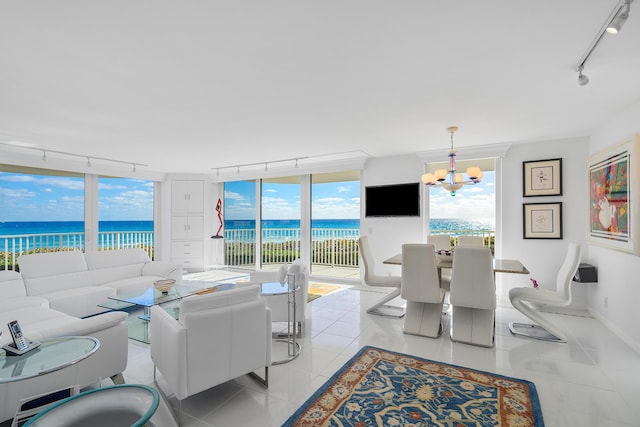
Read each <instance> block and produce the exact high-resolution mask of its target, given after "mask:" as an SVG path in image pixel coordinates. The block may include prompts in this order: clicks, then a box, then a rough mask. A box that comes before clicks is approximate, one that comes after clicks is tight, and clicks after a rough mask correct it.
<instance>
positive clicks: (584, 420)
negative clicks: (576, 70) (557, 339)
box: [124, 287, 640, 427]
mask: <svg viewBox="0 0 640 427" xmlns="http://www.w3.org/2000/svg"><path fill="white" fill-rule="evenodd" d="M380 291H381V290H380V289H378V288H376V289H371V288H367V287H345V289H344V290H342V291H340V292H336V293H333V294H330V295H327V296H324V297H322V298H319V299H317V300H315V301H313V302H312V303H310V304H309V306H308V317H307V327H306V334H305V336H304V337H303V338H302V339H301V341H300V342H301V343H302V354H301V355H300V356H299V357H298V358H297V359H295V360H294V361H292V362H290V363H287V364H283V365H278V366H273V367H272V368H271V369H270V386H269V388H268V389H264V388H262V387H261V386H260V385H258V384H257V383H256V382H254V381H253V380H252V379H250V378H249V377H247V376H244V377H241V378H238V379H236V380H233V381H230V382H228V383H225V384H222V385H220V386H217V387H214V388H212V389H210V390H207V391H205V392H202V393H200V394H198V395H195V396H192V397H190V398H188V399H186V400H184V401H183V402H182V409H183V418H182V421H183V425H185V426H198V427H201V426H231V425H236V426H256V427H264V426H280V425H281V424H282V423H283V422H284V421H285V420H286V419H287V418H288V417H289V416H290V415H291V414H292V413H293V412H294V411H295V410H296V409H297V408H298V406H300V405H301V404H302V403H303V402H304V401H305V400H306V399H307V398H308V397H309V396H310V395H311V394H312V393H313V392H314V391H315V390H316V389H317V388H319V387H320V386H321V385H322V384H323V383H324V382H325V381H326V380H327V379H328V378H329V377H330V376H331V375H332V374H333V373H334V372H335V371H336V370H338V369H339V368H340V367H341V366H342V365H343V364H344V363H345V362H346V361H347V360H348V359H349V358H350V357H351V356H353V355H354V354H355V353H356V352H357V351H358V350H359V349H360V348H361V347H362V346H364V345H373V346H377V347H382V348H386V349H389V350H393V351H399V352H403V353H408V354H412V355H416V356H420V357H424V358H428V359H433V360H437V361H442V362H447V363H452V364H456V365H461V366H466V367H470V368H475V369H480V370H485V371H490V372H495V373H499V374H503V375H508V376H512V377H517V378H523V379H527V380H530V381H533V382H534V383H535V384H536V387H537V390H538V393H539V396H540V400H541V405H542V411H543V415H544V420H545V425H546V426H547V427H562V426H578V425H579V426H583V427H584V426H594V427H595V426H598V427H602V426H638V425H640V422H639V421H638V420H639V419H640V405H638V404H637V402H639V401H640V355H638V354H637V353H635V352H634V351H633V350H632V349H631V348H629V347H628V346H627V345H625V344H624V343H623V342H622V341H620V340H619V339H617V338H616V337H615V336H614V335H613V334H612V333H611V332H609V331H608V330H607V329H606V328H605V327H604V326H603V325H602V324H601V323H600V322H599V321H597V320H595V319H593V318H588V317H577V316H567V315H560V314H548V316H550V317H553V318H554V320H556V321H557V322H558V323H559V324H560V325H562V327H563V328H564V329H565V330H567V331H568V334H569V337H570V342H569V344H555V343H548V342H544V341H535V340H530V339H527V338H522V337H514V336H512V335H510V333H509V330H508V322H509V321H526V320H527V319H525V318H524V316H522V315H521V314H520V313H519V312H518V311H516V310H515V309H513V308H512V307H511V305H510V304H509V303H508V301H507V302H505V301H504V300H503V299H500V298H499V307H498V309H497V316H496V319H497V320H496V322H497V324H496V345H495V347H494V348H491V349H487V348H481V347H474V346H470V345H466V344H460V343H452V342H451V340H450V339H449V337H448V335H447V333H445V334H443V335H442V336H441V337H440V338H439V339H430V338H422V337H417V336H412V335H405V334H403V333H402V319H391V318H384V317H379V316H372V315H368V314H366V308H367V307H368V306H369V305H371V304H373V303H374V302H375V301H377V300H378V299H379V298H380V296H381V295H380ZM443 318H444V322H445V330H448V327H449V315H445V316H444V317H443ZM124 377H125V380H126V382H128V383H142V384H150V385H152V384H153V366H152V363H151V360H150V357H149V346H148V345H145V344H141V343H137V342H134V341H130V344H129V365H128V367H127V370H126V371H125V372H124ZM159 384H160V386H161V387H162V388H163V390H164V391H165V393H166V394H168V395H169V402H170V404H171V405H173V406H175V405H177V403H176V402H177V401H176V400H175V398H173V397H172V396H171V391H170V390H169V389H167V386H166V383H164V381H163V380H162V377H161V376H160V375H159ZM158 427H161V426H158Z"/></svg>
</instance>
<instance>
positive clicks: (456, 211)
mask: <svg viewBox="0 0 640 427" xmlns="http://www.w3.org/2000/svg"><path fill="white" fill-rule="evenodd" d="M424 191H430V198H429V200H430V208H429V210H430V213H431V217H432V218H454V219H480V218H494V217H495V213H494V212H495V172H492V171H491V172H485V173H484V176H483V178H482V182H480V183H478V184H475V185H465V186H464V187H463V188H462V189H461V190H459V191H458V192H457V193H456V195H455V196H454V197H452V196H451V195H450V193H448V192H446V191H444V190H443V189H440V188H431V189H427V188H425V189H424ZM262 198H263V204H262V217H263V219H300V186H299V185H298V184H274V183H266V182H265V183H264V184H263V189H262ZM311 199H312V206H313V207H312V213H311V216H312V218H314V219H359V218H360V182H358V181H350V182H333V183H326V184H315V185H313V186H312V190H311ZM225 203H226V206H225V207H224V214H225V219H229V220H233V219H236V220H237V219H255V209H256V208H255V207H256V201H255V182H254V181H236V182H228V183H225Z"/></svg>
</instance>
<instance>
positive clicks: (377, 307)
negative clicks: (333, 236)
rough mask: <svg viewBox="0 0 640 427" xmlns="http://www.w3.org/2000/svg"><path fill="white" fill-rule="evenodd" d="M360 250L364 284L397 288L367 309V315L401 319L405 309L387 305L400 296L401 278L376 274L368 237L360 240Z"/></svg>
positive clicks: (362, 237)
mask: <svg viewBox="0 0 640 427" xmlns="http://www.w3.org/2000/svg"><path fill="white" fill-rule="evenodd" d="M358 244H359V248H360V261H362V266H363V267H364V283H365V285H368V286H380V287H387V288H395V289H394V290H393V291H391V292H390V293H388V294H387V295H385V296H384V297H383V298H382V299H380V300H379V301H378V302H376V303H375V304H374V305H372V306H371V307H369V308H368V309H367V313H369V314H375V315H378V316H386V317H396V318H400V317H402V316H404V314H405V307H404V306H403V307H400V306H395V305H389V304H387V303H388V302H389V301H391V300H392V299H394V298H396V297H398V296H400V286H401V283H402V281H401V278H400V277H399V276H379V275H377V274H376V273H375V269H374V261H373V253H372V252H371V248H370V247H369V239H368V238H367V236H361V237H360V238H359V239H358Z"/></svg>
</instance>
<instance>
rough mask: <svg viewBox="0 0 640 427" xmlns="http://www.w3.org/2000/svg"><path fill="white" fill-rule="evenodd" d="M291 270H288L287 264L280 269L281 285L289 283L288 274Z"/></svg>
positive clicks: (279, 279) (279, 278)
mask: <svg viewBox="0 0 640 427" xmlns="http://www.w3.org/2000/svg"><path fill="white" fill-rule="evenodd" d="M288 271H289V269H288V268H287V264H282V265H281V266H280V269H278V281H279V282H280V283H284V282H286V281H287V272H288Z"/></svg>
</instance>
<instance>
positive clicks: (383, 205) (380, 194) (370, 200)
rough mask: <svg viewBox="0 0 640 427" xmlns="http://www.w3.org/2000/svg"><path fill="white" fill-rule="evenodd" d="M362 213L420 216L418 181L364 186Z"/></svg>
mask: <svg viewBox="0 0 640 427" xmlns="http://www.w3.org/2000/svg"><path fill="white" fill-rule="evenodd" d="M364 203H365V205H364V211H365V213H364V215H365V216H367V217H376V216H420V183H418V182H411V183H408V184H394V185H380V186H376V187H365V189H364Z"/></svg>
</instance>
